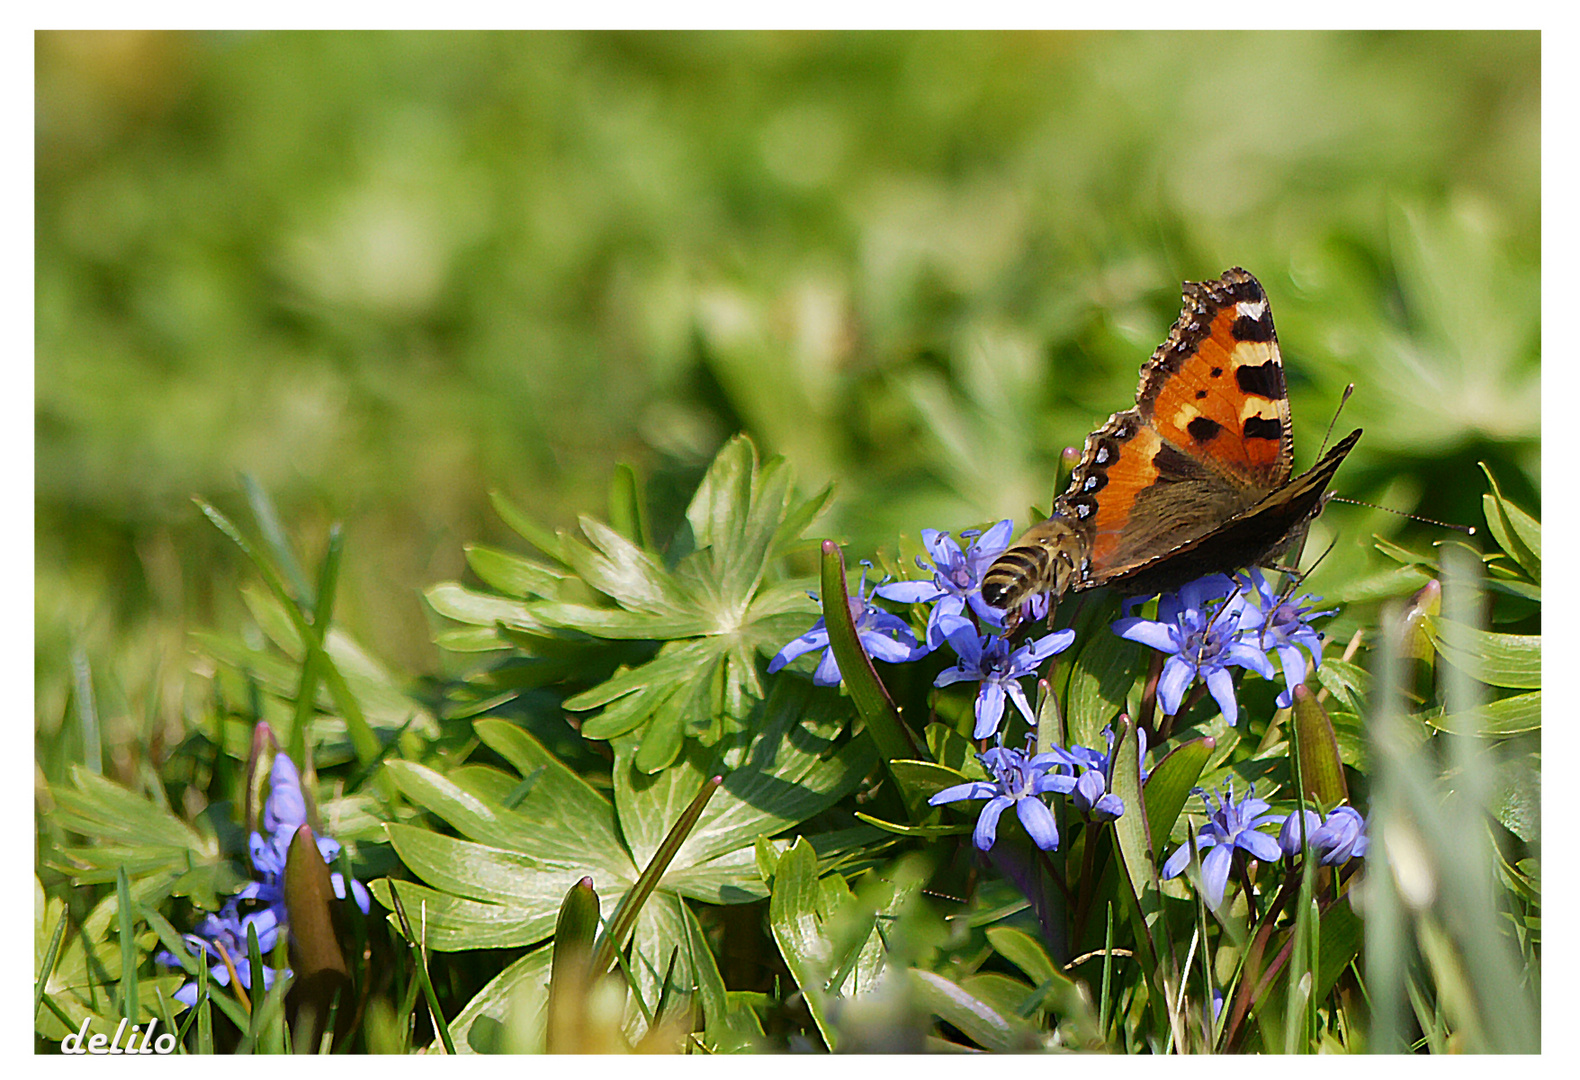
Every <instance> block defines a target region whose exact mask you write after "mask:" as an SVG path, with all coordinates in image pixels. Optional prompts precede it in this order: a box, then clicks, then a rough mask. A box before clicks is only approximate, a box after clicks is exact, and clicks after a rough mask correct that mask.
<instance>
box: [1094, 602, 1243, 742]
mask: <svg viewBox="0 0 1580 1080" xmlns="http://www.w3.org/2000/svg"><path fill="white" fill-rule="evenodd" d="M1233 587H1234V583H1233V582H1232V581H1230V580H1229V578H1227V577H1225V576H1224V575H1223V574H1210V575H1208V576H1207V577H1204V578H1198V579H1197V580H1195V581H1192V582H1190V583H1189V584H1187V585H1185V586H1183V587H1182V588H1181V589H1180V590H1179V592H1177V593H1167V594H1165V595H1164V596H1162V597H1161V598H1159V600H1158V617H1157V619H1156V620H1152V619H1143V618H1140V617H1139V616H1134V615H1132V616H1128V617H1126V618H1123V619H1118V620H1116V621H1115V622H1114V624H1113V631H1114V633H1116V634H1118V635H1119V636H1120V637H1122V638H1125V639H1127V640H1129V641H1138V642H1140V643H1141V644H1143V645H1146V646H1148V647H1150V648H1153V649H1157V650H1158V651H1159V652H1164V653H1168V654H1169V658H1168V660H1166V661H1165V662H1164V664H1163V674H1162V676H1161V677H1160V678H1159V679H1158V703H1159V704H1160V705H1162V706H1163V712H1164V714H1165V715H1168V716H1173V715H1174V714H1175V713H1177V712H1179V709H1180V704H1181V702H1183V701H1184V699H1185V691H1186V690H1187V689H1189V688H1190V685H1191V683H1193V682H1194V681H1196V679H1198V678H1199V679H1201V680H1202V681H1203V682H1205V683H1206V684H1207V689H1208V690H1209V691H1211V692H1212V697H1213V700H1214V701H1216V702H1217V703H1218V707H1219V708H1220V709H1222V710H1223V715H1224V718H1225V719H1227V720H1228V721H1229V722H1230V723H1231V724H1232V723H1234V722H1235V720H1236V718H1237V717H1238V716H1239V715H1240V707H1239V704H1238V703H1237V702H1236V701H1235V700H1234V679H1233V677H1232V676H1231V675H1230V674H1229V667H1230V665H1235V666H1238V667H1244V668H1250V669H1251V670H1252V671H1254V672H1256V673H1257V674H1258V675H1261V676H1262V677H1263V678H1265V679H1271V678H1273V676H1274V671H1273V665H1272V663H1271V661H1269V660H1268V659H1267V654H1266V653H1264V652H1262V651H1261V650H1260V649H1257V648H1256V647H1255V646H1253V645H1251V644H1249V643H1247V642H1245V641H1242V640H1241V634H1242V632H1243V631H1242V629H1241V626H1240V619H1239V617H1238V615H1237V613H1236V611H1235V610H1234V609H1232V608H1231V607H1229V606H1227V605H1224V604H1222V603H1216V601H1221V600H1222V599H1223V598H1224V597H1225V596H1227V595H1228V594H1229V592H1231V591H1232V590H1233Z"/></svg>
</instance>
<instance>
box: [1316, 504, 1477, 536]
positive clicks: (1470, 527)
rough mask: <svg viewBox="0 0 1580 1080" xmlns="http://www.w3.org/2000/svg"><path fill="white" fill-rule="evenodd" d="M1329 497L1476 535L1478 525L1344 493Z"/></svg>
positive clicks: (1426, 523) (1468, 534) (1467, 534)
mask: <svg viewBox="0 0 1580 1080" xmlns="http://www.w3.org/2000/svg"><path fill="white" fill-rule="evenodd" d="M1328 498H1330V499H1332V500H1333V501H1334V502H1341V503H1349V504H1350V505H1351V506H1364V507H1366V508H1367V509H1370V510H1382V511H1384V512H1386V513H1389V514H1398V515H1399V516H1400V517H1407V518H1409V519H1410V520H1411V521H1419V522H1421V523H1423V524H1425V525H1436V526H1437V527H1438V528H1440V529H1453V530H1454V531H1455V532H1462V533H1464V534H1465V535H1466V536H1475V535H1476V527H1475V526H1474V525H1455V524H1454V523H1453V522H1450V521H1439V520H1437V519H1436V518H1429V517H1422V516H1421V515H1420V514H1411V513H1408V512H1406V511H1404V510H1395V509H1394V508H1393V507H1391V506H1378V505H1377V504H1376V503H1369V502H1361V501H1360V500H1359V499H1346V498H1345V497H1344V496H1342V495H1329V496H1328Z"/></svg>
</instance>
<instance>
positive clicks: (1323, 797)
mask: <svg viewBox="0 0 1580 1080" xmlns="http://www.w3.org/2000/svg"><path fill="white" fill-rule="evenodd" d="M1294 704H1295V707H1294V728H1295V739H1294V744H1293V745H1294V746H1295V747H1296V748H1298V752H1299V754H1300V761H1299V768H1300V777H1301V782H1302V784H1303V785H1304V787H1305V791H1304V792H1303V795H1304V796H1305V797H1306V798H1307V799H1310V800H1312V801H1313V802H1315V803H1316V804H1317V805H1318V806H1320V807H1322V808H1323V809H1328V808H1330V807H1333V806H1337V805H1338V804H1339V803H1342V802H1348V801H1349V797H1350V792H1349V785H1348V784H1346V783H1345V780H1344V763H1343V761H1341V760H1340V758H1339V741H1338V738H1337V737H1336V736H1335V735H1334V733H1333V723H1332V721H1330V720H1329V719H1328V713H1327V710H1326V709H1324V708H1323V707H1322V704H1321V703H1320V702H1319V701H1317V699H1316V696H1315V695H1313V694H1312V693H1311V692H1310V691H1309V690H1307V689H1306V688H1305V687H1304V686H1297V687H1295V703H1294Z"/></svg>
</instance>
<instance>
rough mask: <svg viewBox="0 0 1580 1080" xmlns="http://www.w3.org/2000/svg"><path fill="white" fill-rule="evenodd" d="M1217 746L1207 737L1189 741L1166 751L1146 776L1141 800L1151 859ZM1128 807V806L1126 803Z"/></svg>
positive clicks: (1160, 852)
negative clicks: (1150, 843) (1150, 845)
mask: <svg viewBox="0 0 1580 1080" xmlns="http://www.w3.org/2000/svg"><path fill="white" fill-rule="evenodd" d="M1216 746H1217V743H1216V742H1215V741H1214V740H1213V739H1211V738H1200V739H1192V740H1191V741H1190V742H1187V743H1182V744H1181V745H1179V746H1176V747H1175V748H1174V749H1173V750H1171V751H1169V753H1168V755H1167V756H1166V757H1164V759H1163V760H1162V761H1160V762H1158V764H1157V766H1156V768H1154V769H1153V770H1152V771H1151V772H1150V773H1149V774H1148V775H1147V782H1146V786H1145V798H1146V809H1147V829H1148V831H1149V833H1150V834H1151V837H1152V858H1153V860H1154V861H1156V859H1157V857H1158V856H1159V855H1161V854H1162V853H1163V846H1164V845H1165V844H1167V843H1168V839H1169V834H1170V833H1171V832H1173V831H1174V823H1175V822H1176V821H1178V820H1179V816H1180V811H1181V810H1183V809H1185V801H1186V800H1187V799H1188V798H1190V793H1191V789H1192V788H1194V787H1195V786H1196V784H1197V783H1198V781H1200V780H1201V774H1202V770H1203V769H1205V768H1206V767H1207V760H1208V758H1210V757H1211V756H1212V752H1213V750H1214V749H1215V748H1216ZM1126 806H1127V807H1128V806H1129V804H1128V803H1127V804H1126Z"/></svg>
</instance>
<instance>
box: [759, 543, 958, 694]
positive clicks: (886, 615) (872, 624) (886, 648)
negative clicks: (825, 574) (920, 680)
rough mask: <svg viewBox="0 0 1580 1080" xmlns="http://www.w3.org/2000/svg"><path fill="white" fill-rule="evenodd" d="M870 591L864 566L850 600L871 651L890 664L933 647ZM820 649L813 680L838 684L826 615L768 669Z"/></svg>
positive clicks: (863, 641)
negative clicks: (921, 641)
mask: <svg viewBox="0 0 1580 1080" xmlns="http://www.w3.org/2000/svg"><path fill="white" fill-rule="evenodd" d="M866 592H867V572H866V571H865V570H863V571H862V572H861V584H860V585H858V586H857V587H856V595H855V596H851V597H847V598H846V599H847V602H848V603H849V604H850V617H851V620H852V621H854V622H855V624H856V637H858V638H859V639H861V644H862V647H863V648H865V649H866V650H867V653H868V655H870V656H872V657H874V658H876V659H878V660H883V661H886V662H887V663H890V664H900V663H904V662H905V661H907V660H914V659H916V658H917V657H918V656H925V655H926V654H927V653H929V652H931V651H932V650H931V649H930V648H929V647H926V646H918V645H917V644H916V635H914V634H912V633H911V628H910V626H909V625H908V624H907V623H906V622H905V620H904V619H902V618H900V617H899V616H898V615H894V614H892V613H890V612H887V611H884V610H883V609H882V608H880V607H878V606H877V605H876V604H874V603H873V602H872V601H871V600H869V599H868V598H867V596H866ZM818 649H824V650H826V651H825V652H824V653H823V659H822V660H820V661H818V665H817V670H816V671H814V672H813V673H812V681H813V682H814V683H816V684H817V685H818V686H838V685H839V683H840V679H841V675H840V673H839V661H837V660H835V659H834V650H833V649H832V648H831V647H830V645H829V639H828V625H827V623H826V622H825V620H823V619H819V620H818V621H817V622H815V623H813V624H812V629H810V630H808V631H807V632H806V633H804V634H802V635H801V636H800V637H798V638H796V639H795V640H794V641H792V642H790V644H788V645H786V646H785V647H784V648H782V649H780V650H779V652H778V653H777V654H776V655H775V656H774V658H773V659H772V660H771V661H769V663H768V673H769V674H770V675H772V674H773V673H774V672H776V671H778V670H779V669H780V668H782V667H784V666H785V665H786V664H788V663H789V662H790V661H792V660H794V659H796V658H797V657H800V656H805V655H806V654H807V653H809V652H816V651H817V650H818Z"/></svg>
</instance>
